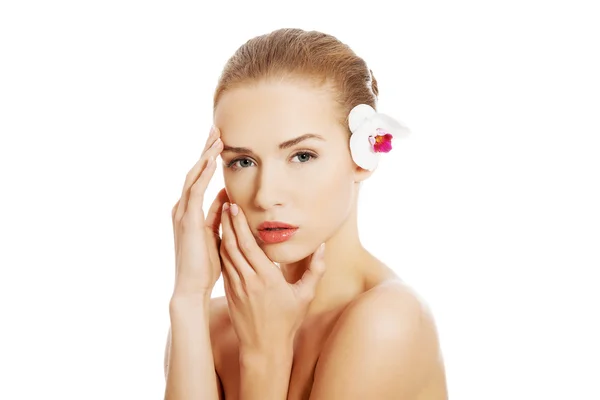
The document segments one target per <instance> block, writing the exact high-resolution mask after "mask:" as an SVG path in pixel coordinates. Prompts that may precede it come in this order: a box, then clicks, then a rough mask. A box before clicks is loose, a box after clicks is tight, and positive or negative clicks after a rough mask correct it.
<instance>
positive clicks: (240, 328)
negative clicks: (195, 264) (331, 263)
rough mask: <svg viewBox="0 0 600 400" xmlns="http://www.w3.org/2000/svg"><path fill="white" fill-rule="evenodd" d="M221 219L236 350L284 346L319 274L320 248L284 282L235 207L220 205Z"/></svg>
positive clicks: (299, 320) (322, 264)
mask: <svg viewBox="0 0 600 400" xmlns="http://www.w3.org/2000/svg"><path fill="white" fill-rule="evenodd" d="M227 210H229V212H227ZM222 215H223V217H222V228H223V240H222V242H221V248H220V253H221V260H222V264H223V282H224V286H225V294H226V296H227V299H228V303H229V314H230V316H231V320H232V325H233V328H234V330H235V332H236V334H237V336H238V339H239V342H240V351H241V352H243V351H246V350H249V351H250V352H252V351H257V352H263V351H267V350H270V349H273V348H274V347H275V348H276V349H277V348H278V346H290V345H291V344H293V340H294V336H295V334H296V331H297V330H298V328H299V327H300V325H301V323H302V321H303V320H304V317H305V315H306V312H307V310H308V306H309V304H310V302H311V301H312V300H313V298H314V295H315V291H316V287H317V284H318V283H319V281H320V279H321V277H322V276H323V274H324V273H325V262H324V260H323V253H324V246H325V244H322V245H321V246H320V247H319V249H317V251H315V253H313V254H312V256H311V260H310V265H309V267H308V269H307V270H306V271H305V273H304V275H303V276H302V278H301V279H300V280H299V281H298V282H296V283H294V284H290V283H288V282H287V281H286V280H285V278H284V276H283V274H282V273H281V271H280V269H279V268H278V267H277V265H275V264H274V263H273V262H272V261H271V260H270V259H269V258H268V257H267V255H266V254H265V253H264V252H263V251H262V249H261V248H260V247H259V246H258V244H257V243H256V240H255V239H254V236H253V235H252V232H251V230H250V228H249V226H248V222H247V220H246V217H245V215H244V213H243V211H242V210H241V208H240V207H239V206H237V205H236V204H232V205H231V207H229V204H228V203H225V204H224V206H223V214H222ZM286 350H287V349H286Z"/></svg>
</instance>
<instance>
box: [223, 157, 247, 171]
mask: <svg viewBox="0 0 600 400" xmlns="http://www.w3.org/2000/svg"><path fill="white" fill-rule="evenodd" d="M238 163H239V164H238ZM252 163H253V161H252V160H250V159H249V158H238V159H235V160H233V161H231V162H230V163H229V164H227V168H231V169H233V170H237V169H241V168H248V167H251V166H252V165H251V164H252ZM236 164H238V166H236Z"/></svg>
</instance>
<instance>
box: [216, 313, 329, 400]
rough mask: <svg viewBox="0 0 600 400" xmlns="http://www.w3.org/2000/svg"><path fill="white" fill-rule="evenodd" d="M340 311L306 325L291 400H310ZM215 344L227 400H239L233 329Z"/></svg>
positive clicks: (296, 356)
mask: <svg viewBox="0 0 600 400" xmlns="http://www.w3.org/2000/svg"><path fill="white" fill-rule="evenodd" d="M339 315H340V310H337V311H332V312H329V313H328V314H326V315H321V316H319V317H318V318H314V319H312V320H311V321H308V322H306V323H305V324H304V325H303V326H302V327H301V328H300V330H299V331H298V333H297V334H296V338H295V341H294V360H293V364H292V370H291V374H290V381H289V388H288V397H287V398H288V400H307V399H308V398H309V396H310V392H311V389H312V385H313V379H314V373H315V368H316V366H317V363H318V361H319V356H320V355H321V352H322V350H323V347H324V346H325V344H326V342H327V339H328V338H329V336H330V334H331V331H332V330H333V327H334V325H335V323H336V322H337V320H338V319H339ZM222 333H223V334H222V336H220V340H219V341H218V342H216V343H215V344H214V347H215V348H214V349H213V350H214V351H213V353H214V357H215V366H216V370H217V373H218V374H219V376H220V378H221V383H222V384H223V390H224V392H225V399H226V400H237V399H238V398H239V390H240V367H239V361H238V360H239V346H238V342H237V336H236V334H235V332H234V331H233V328H231V327H230V326H228V327H226V328H225V329H224V332H222Z"/></svg>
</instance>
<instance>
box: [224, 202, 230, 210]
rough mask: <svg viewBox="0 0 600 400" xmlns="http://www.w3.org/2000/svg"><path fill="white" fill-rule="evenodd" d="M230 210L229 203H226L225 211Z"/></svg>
mask: <svg viewBox="0 0 600 400" xmlns="http://www.w3.org/2000/svg"><path fill="white" fill-rule="evenodd" d="M227 210H229V203H224V204H223V211H227Z"/></svg>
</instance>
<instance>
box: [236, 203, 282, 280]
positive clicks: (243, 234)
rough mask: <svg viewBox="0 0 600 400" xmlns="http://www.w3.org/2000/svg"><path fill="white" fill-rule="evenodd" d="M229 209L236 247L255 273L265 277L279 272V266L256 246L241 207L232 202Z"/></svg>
mask: <svg viewBox="0 0 600 400" xmlns="http://www.w3.org/2000/svg"><path fill="white" fill-rule="evenodd" d="M229 210H230V214H231V220H232V225H233V230H234V232H235V236H236V238H237V242H238V248H239V249H240V252H241V253H242V255H243V256H244V257H245V259H246V260H248V262H249V263H250V265H251V266H252V268H253V269H254V270H255V271H256V273H257V274H258V275H261V276H263V277H266V276H269V275H270V274H273V273H275V272H280V271H279V268H277V266H276V265H275V264H274V263H273V261H271V260H270V259H269V257H267V255H266V254H265V252H264V251H263V250H262V249H261V248H260V247H259V246H258V243H256V239H255V238H254V235H252V231H251V230H250V227H249V226H248V220H247V219H246V215H245V214H244V212H243V211H242V209H241V207H239V206H238V205H237V204H232V205H231V208H230V209H229Z"/></svg>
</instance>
